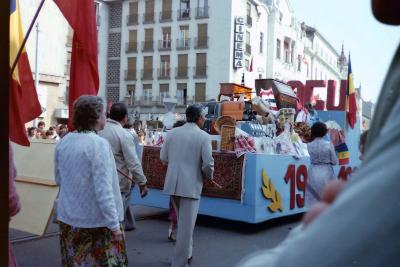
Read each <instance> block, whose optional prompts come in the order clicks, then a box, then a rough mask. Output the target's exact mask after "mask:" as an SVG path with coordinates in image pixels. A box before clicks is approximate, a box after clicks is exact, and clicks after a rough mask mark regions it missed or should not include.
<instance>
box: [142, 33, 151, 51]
mask: <svg viewBox="0 0 400 267" xmlns="http://www.w3.org/2000/svg"><path fill="white" fill-rule="evenodd" d="M142 50H143V51H144V52H145V51H153V50H154V45H153V29H145V30H144V43H143V49H142Z"/></svg>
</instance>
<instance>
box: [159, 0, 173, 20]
mask: <svg viewBox="0 0 400 267" xmlns="http://www.w3.org/2000/svg"><path fill="white" fill-rule="evenodd" d="M171 19H172V0H163V1H162V11H161V14H160V21H161V22H162V21H170V20H171Z"/></svg>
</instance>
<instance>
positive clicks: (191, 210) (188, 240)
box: [160, 105, 214, 267]
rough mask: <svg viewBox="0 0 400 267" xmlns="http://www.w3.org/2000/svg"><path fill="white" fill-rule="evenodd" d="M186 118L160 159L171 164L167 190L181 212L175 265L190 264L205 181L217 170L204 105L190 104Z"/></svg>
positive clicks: (173, 130) (179, 212) (170, 136)
mask: <svg viewBox="0 0 400 267" xmlns="http://www.w3.org/2000/svg"><path fill="white" fill-rule="evenodd" d="M186 121H187V123H186V124H185V125H183V126H181V127H177V128H174V129H172V130H171V131H169V132H168V133H167V136H166V139H165V142H164V145H163V146H162V148H161V151H160V159H161V160H162V161H163V162H164V163H166V164H168V169H167V174H166V177H165V183H164V193H166V194H168V195H170V196H172V198H173V201H174V204H175V206H176V208H177V215H178V231H177V237H176V246H175V252H174V256H173V259H172V266H173V267H184V266H187V264H188V263H190V261H191V259H192V255H193V254H192V252H193V230H194V226H195V223H196V218H197V213H198V209H199V200H200V195H201V191H202V188H203V181H204V179H209V180H212V179H213V173H214V159H213V157H212V148H211V139H210V137H209V135H208V134H207V133H206V132H204V131H203V130H201V128H202V127H203V125H204V121H205V114H204V111H203V107H202V106H201V105H191V106H189V107H188V108H187V109H186Z"/></svg>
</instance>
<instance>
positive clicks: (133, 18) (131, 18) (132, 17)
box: [126, 14, 139, 25]
mask: <svg viewBox="0 0 400 267" xmlns="http://www.w3.org/2000/svg"><path fill="white" fill-rule="evenodd" d="M138 22H139V15H138V14H129V15H128V16H127V18H126V24H127V25H138Z"/></svg>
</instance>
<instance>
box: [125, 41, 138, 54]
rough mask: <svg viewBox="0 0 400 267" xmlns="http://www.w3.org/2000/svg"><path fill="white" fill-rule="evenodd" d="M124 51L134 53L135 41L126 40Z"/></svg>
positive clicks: (135, 48) (135, 50)
mask: <svg viewBox="0 0 400 267" xmlns="http://www.w3.org/2000/svg"><path fill="white" fill-rule="evenodd" d="M125 51H126V52H127V53H136V52H137V42H126V48H125Z"/></svg>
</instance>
